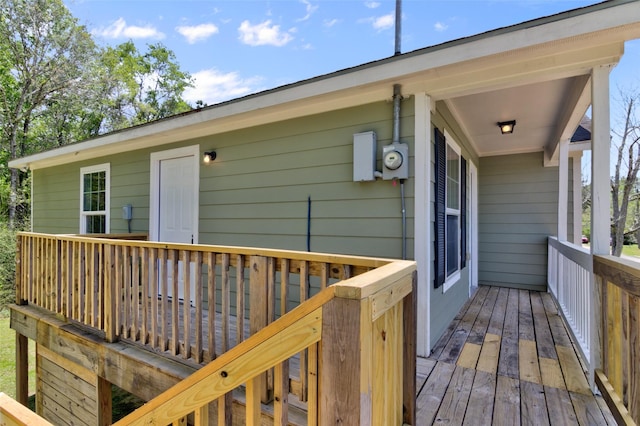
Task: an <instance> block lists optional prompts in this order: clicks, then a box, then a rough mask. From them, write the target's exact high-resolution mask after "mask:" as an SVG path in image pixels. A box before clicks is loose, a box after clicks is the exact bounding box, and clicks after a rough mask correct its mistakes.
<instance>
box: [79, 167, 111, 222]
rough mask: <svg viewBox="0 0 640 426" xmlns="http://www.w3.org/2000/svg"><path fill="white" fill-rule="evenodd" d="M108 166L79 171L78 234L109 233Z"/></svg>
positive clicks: (85, 168) (84, 168)
mask: <svg viewBox="0 0 640 426" xmlns="http://www.w3.org/2000/svg"><path fill="white" fill-rule="evenodd" d="M109 175H110V165H109V163H107V164H99V165H96V166H90V167H83V168H81V169H80V233H81V234H106V233H108V232H109V199H110V194H109V188H110V186H111V185H110V176H109Z"/></svg>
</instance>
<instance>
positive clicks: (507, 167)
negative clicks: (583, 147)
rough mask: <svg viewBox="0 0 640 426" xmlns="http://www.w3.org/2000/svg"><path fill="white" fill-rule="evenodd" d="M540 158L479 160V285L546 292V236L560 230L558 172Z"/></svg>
mask: <svg viewBox="0 0 640 426" xmlns="http://www.w3.org/2000/svg"><path fill="white" fill-rule="evenodd" d="M542 156H543V154H542V153H531V154H520V155H505V156H495V157H484V158H482V159H481V160H480V170H479V174H480V176H479V198H478V202H479V206H478V213H479V214H478V222H479V223H478V226H479V235H478V243H479V245H478V250H479V257H480V259H479V260H480V261H479V271H478V276H479V282H480V283H481V284H491V285H504V286H509V287H515V288H533V289H546V283H547V237H548V236H550V235H556V234H557V226H558V214H557V211H558V168H557V167H544V166H543V158H542ZM570 197H571V196H570ZM570 206H571V204H570Z"/></svg>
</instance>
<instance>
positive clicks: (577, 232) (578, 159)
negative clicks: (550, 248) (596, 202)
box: [571, 151, 582, 245]
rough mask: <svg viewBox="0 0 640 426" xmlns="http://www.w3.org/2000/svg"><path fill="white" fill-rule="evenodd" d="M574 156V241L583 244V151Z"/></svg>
mask: <svg viewBox="0 0 640 426" xmlns="http://www.w3.org/2000/svg"><path fill="white" fill-rule="evenodd" d="M571 158H573V170H572V171H573V243H574V244H577V245H582V152H581V151H580V152H575V153H574V154H573V155H572V156H571Z"/></svg>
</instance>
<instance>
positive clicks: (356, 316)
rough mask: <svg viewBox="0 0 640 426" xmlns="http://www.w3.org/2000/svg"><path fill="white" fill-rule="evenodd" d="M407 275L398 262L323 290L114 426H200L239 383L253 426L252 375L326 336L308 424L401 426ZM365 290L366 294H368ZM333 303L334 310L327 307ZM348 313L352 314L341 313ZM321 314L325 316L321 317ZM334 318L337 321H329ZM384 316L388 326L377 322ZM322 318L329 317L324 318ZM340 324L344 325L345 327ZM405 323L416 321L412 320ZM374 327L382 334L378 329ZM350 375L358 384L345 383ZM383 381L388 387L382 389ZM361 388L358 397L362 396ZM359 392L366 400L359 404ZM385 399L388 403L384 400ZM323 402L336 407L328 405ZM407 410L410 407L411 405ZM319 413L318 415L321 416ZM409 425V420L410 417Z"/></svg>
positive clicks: (411, 268) (411, 356)
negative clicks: (184, 424)
mask: <svg viewBox="0 0 640 426" xmlns="http://www.w3.org/2000/svg"><path fill="white" fill-rule="evenodd" d="M414 272H415V262H410V261H399V262H394V263H391V264H388V265H385V266H382V267H380V268H378V269H376V270H373V271H370V272H368V273H366V274H364V277H363V276H358V277H353V278H350V279H348V280H345V281H343V282H340V283H338V284H336V285H334V286H331V287H329V288H326V289H325V290H323V291H322V292H320V293H319V294H317V295H316V296H314V297H312V298H311V299H309V300H307V301H306V302H305V303H303V304H301V305H300V306H298V307H296V308H295V309H294V310H292V311H291V312H289V313H287V314H285V315H283V316H282V317H281V318H280V319H278V320H277V321H275V322H273V323H272V324H271V325H269V326H268V327H266V328H264V329H262V330H261V331H259V332H258V333H256V334H255V335H253V336H251V337H250V338H249V339H247V340H245V341H244V342H242V343H240V344H239V345H237V346H236V347H234V348H233V349H231V350H230V351H228V352H226V353H224V354H223V355H221V356H220V357H219V358H218V359H216V360H214V361H212V362H211V363H209V364H207V365H206V366H204V367H203V368H202V369H200V370H199V371H197V372H196V373H194V374H193V375H191V376H190V377H188V378H186V379H185V380H183V381H182V382H180V383H178V384H176V385H175V386H173V387H172V388H170V389H169V390H167V391H166V392H164V393H162V394H161V395H159V396H158V397H156V398H155V399H153V400H151V401H150V402H148V403H147V404H145V405H144V406H142V407H141V408H139V409H138V410H136V411H134V412H133V413H131V414H129V415H128V416H126V417H125V418H123V419H121V420H120V421H119V422H117V423H116V424H115V426H124V425H145V424H150V423H151V422H153V423H154V424H169V423H172V422H175V421H177V420H179V419H181V418H185V417H186V416H187V415H188V414H190V413H195V419H196V425H202V424H206V423H207V421H208V419H207V416H208V404H210V403H211V402H213V401H216V400H219V399H220V398H223V397H224V395H225V394H228V393H229V392H231V391H232V390H233V389H235V388H237V387H238V386H240V385H242V384H243V383H245V384H246V396H247V414H246V419H245V421H246V423H247V424H252V425H257V424H259V423H260V392H259V391H258V383H259V375H261V373H262V372H264V371H266V370H268V369H270V368H274V367H277V366H278V365H280V363H282V362H284V361H286V360H287V359H289V358H291V357H292V356H294V355H295V354H296V353H299V352H301V351H303V350H305V349H307V348H310V347H312V346H314V345H316V344H317V343H319V342H321V340H323V339H324V336H325V334H326V336H327V337H329V341H328V342H327V343H325V344H323V345H322V348H323V349H322V351H321V352H318V353H317V355H315V356H318V357H321V358H316V359H315V362H317V364H318V367H320V366H321V370H320V371H318V372H317V373H315V374H317V376H319V377H318V378H323V382H322V383H320V382H318V381H316V382H315V384H314V386H310V388H315V387H317V391H314V397H313V398H311V397H310V399H309V404H308V416H309V419H310V420H311V421H312V422H313V423H315V424H330V423H331V422H332V418H333V417H331V416H333V415H334V414H335V415H339V416H340V418H341V419H342V420H346V421H347V423H349V424H350V422H351V421H353V419H355V418H360V419H367V418H368V419H370V423H371V424H389V421H391V422H392V423H397V422H398V421H401V419H402V418H403V412H402V411H403V410H402V404H403V390H404V391H406V390H407V387H406V386H403V381H404V380H407V377H405V376H406V375H407V372H409V374H410V375H411V379H412V380H413V381H410V384H411V386H409V388H410V390H409V395H405V399H406V398H410V399H411V400H412V401H413V400H415V364H414V369H411V368H409V369H405V368H404V365H403V364H404V362H413V363H415V353H411V352H409V353H408V354H407V353H405V354H404V355H403V352H402V348H403V347H404V346H405V345H408V346H411V342H407V341H405V338H404V336H405V333H404V328H403V325H402V322H403V321H402V320H401V321H400V322H398V319H400V318H402V315H400V316H399V315H398V313H399V312H402V305H403V303H402V302H403V299H404V298H405V297H407V296H408V295H409V294H411V292H412V290H413V285H414V284H415V275H414ZM367 282H368V283H369V285H370V286H371V287H372V289H373V290H372V291H369V290H368V289H367V285H366V283H367ZM407 283H409V285H408V286H407ZM336 301H337V302H338V304H334V302H336ZM345 303H346V304H345ZM376 303H377V304H378V305H379V307H378V309H377V313H376V312H374V309H373V306H374V305H376ZM349 306H351V307H355V308H356V309H355V310H353V311H351V312H348V309H349ZM345 307H346V308H347V310H345V309H344V308H345ZM327 308H328V309H329V310H328V311H327V313H325V309H327ZM338 312H339V313H340V315H338V316H337V317H336V316H335V315H336V314H337V313H338ZM366 313H369V315H367V314H366ZM387 313H389V315H390V317H389V318H386V319H385V318H381V317H382V315H384V314H387ZM363 314H364V315H363ZM325 315H326V316H328V317H327V318H325ZM343 315H344V316H343ZM338 317H339V318H338ZM340 318H342V319H346V320H347V323H344V322H342V320H341V319H340ZM394 319H395V321H394ZM410 320H411V321H415V318H412V319H410ZM380 321H382V322H380ZM394 322H395V324H394ZM382 324H384V325H382ZM381 326H382V327H384V329H380V327H381ZM387 327H388V329H387ZM349 330H353V331H355V332H356V334H357V335H358V336H360V338H359V339H356V340H355V341H352V340H350V337H351V336H350V331H349ZM380 332H382V333H383V334H384V335H386V334H387V333H388V336H382V338H381V337H380ZM376 336H377V337H376ZM336 339H338V340H340V345H339V346H338V347H333V346H331V345H330V343H334V344H335V343H337V341H336ZM345 339H346V340H345ZM345 347H346V348H349V350H348V351H347V352H344V348H345ZM398 350H400V352H399V353H398ZM327 354H329V356H326V355H327ZM345 357H347V358H346V359H345ZM389 357H390V358H389ZM336 361H337V362H336ZM390 361H391V362H392V364H390ZM394 364H395V365H394ZM387 368H389V369H390V370H389V371H388V372H387V371H385V369H387ZM280 371H282V370H280ZM398 373H399V374H398ZM280 374H282V373H280ZM351 375H354V376H353V377H354V378H355V377H357V378H359V379H358V380H351V379H352V377H351ZM335 379H337V380H335ZM389 379H393V380H394V382H393V383H389V382H388V380H389ZM274 380H275V381H279V380H281V378H277V377H276V378H274ZM316 380H317V379H316ZM344 380H346V381H347V383H349V385H348V387H349V388H350V389H347V388H345V387H343V385H342V384H343V383H344ZM363 384H364V385H365V389H362V388H361V386H362V385H363ZM358 389H360V391H359V390H358ZM310 392H311V390H310ZM362 392H365V394H367V396H365V397H364V399H363V395H364V394H363V393H362ZM389 392H391V395H392V397H391V398H389V397H388V396H389V394H388V393H389ZM329 400H331V401H335V402H336V403H337V404H336V405H333V403H331V402H329V403H327V401H329ZM343 400H344V401H350V402H349V403H348V404H347V405H344V403H343V402H341V401H343ZM353 404H355V405H353ZM410 406H411V407H414V406H413V405H412V404H410ZM332 407H340V408H342V409H347V410H349V411H351V410H352V409H353V410H355V411H357V412H353V413H351V412H350V417H349V416H346V417H345V416H344V415H341V414H338V411H340V410H338V411H337V412H336V413H331V416H329V415H328V413H329V411H327V410H331V408H332ZM322 409H324V410H325V411H324V414H322V413H323V412H322V411H321V410H322ZM276 411H278V410H276ZM378 411H379V412H380V413H378ZM377 414H379V415H377ZM404 414H407V413H404ZM413 414H415V413H413ZM285 418H286V417H285ZM408 418H413V419H414V417H412V415H411V414H409V415H408ZM277 424H279V423H277Z"/></svg>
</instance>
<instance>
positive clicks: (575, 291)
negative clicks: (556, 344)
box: [547, 237, 598, 387]
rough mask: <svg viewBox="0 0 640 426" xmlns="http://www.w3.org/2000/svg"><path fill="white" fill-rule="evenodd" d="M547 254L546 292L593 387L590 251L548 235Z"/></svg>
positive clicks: (592, 287)
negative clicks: (554, 305) (571, 338)
mask: <svg viewBox="0 0 640 426" xmlns="http://www.w3.org/2000/svg"><path fill="white" fill-rule="evenodd" d="M548 257H549V262H548V273H547V279H548V284H549V291H550V292H551V294H552V295H553V296H554V297H555V299H556V301H557V302H558V306H559V307H560V310H561V312H562V315H563V317H564V319H565V321H566V322H567V324H568V325H569V331H570V332H571V334H572V337H573V340H574V342H575V343H576V344H577V347H578V350H579V351H580V355H581V357H582V360H583V362H584V363H585V364H586V367H587V370H588V377H589V382H590V384H591V386H592V387H593V386H594V384H595V382H594V370H595V368H596V362H597V361H596V353H595V351H594V346H593V345H594V342H596V343H595V344H596V345H597V340H595V337H594V336H595V335H596V332H597V327H598V324H596V321H595V316H594V313H595V310H596V305H595V300H594V294H595V290H594V283H593V260H592V256H591V253H589V251H588V250H586V249H584V248H582V247H580V246H577V245H575V244H571V243H568V242H563V241H558V239H557V238H555V237H549V247H548ZM595 349H596V350H597V348H595Z"/></svg>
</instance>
